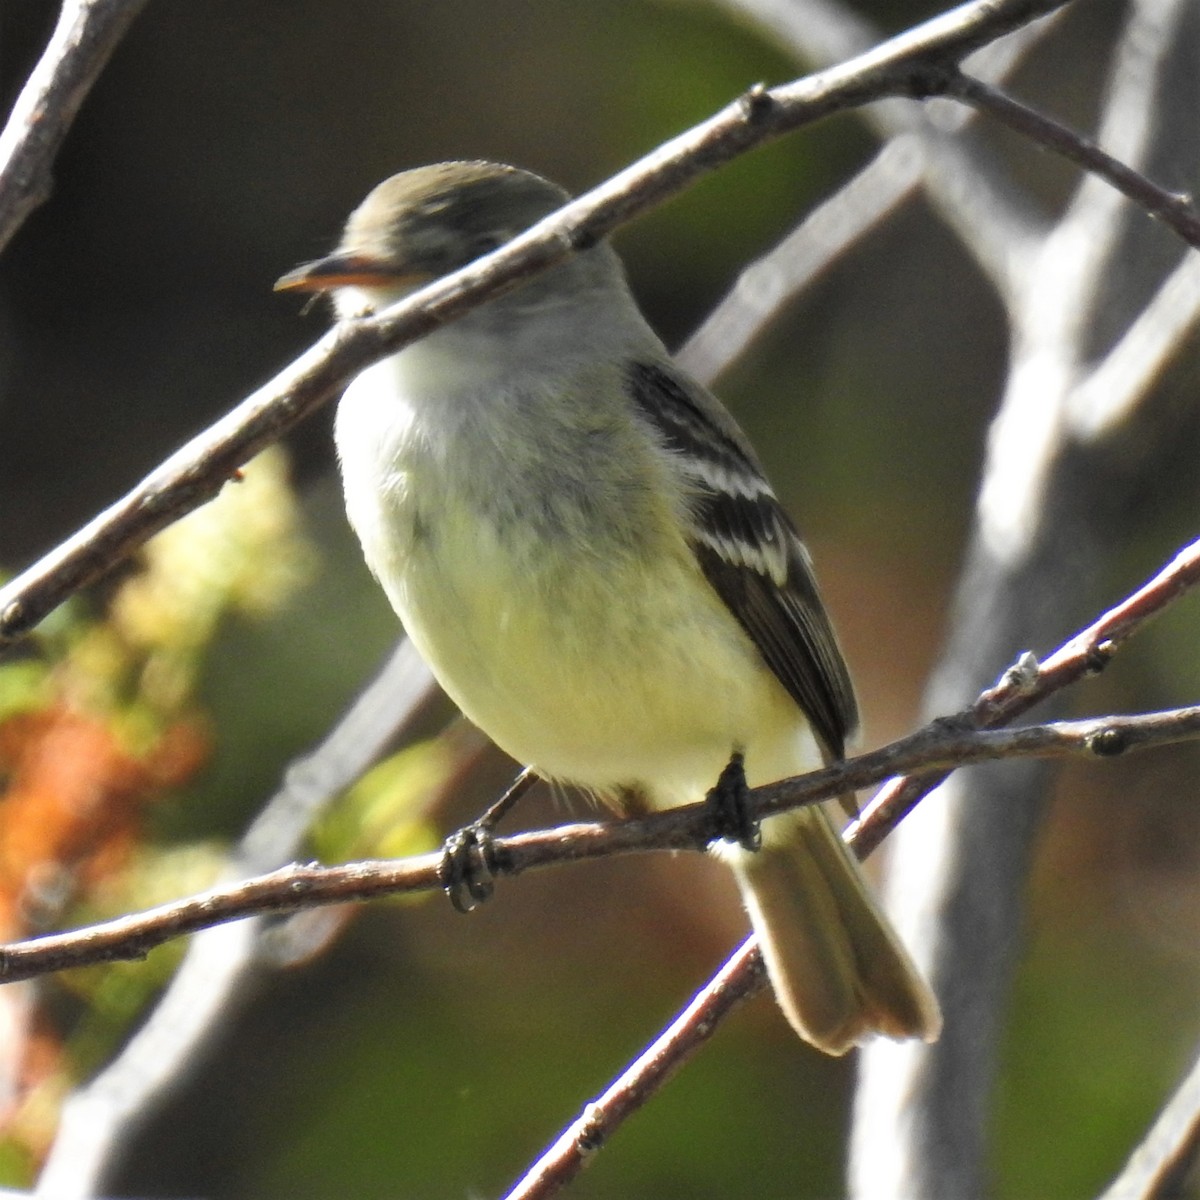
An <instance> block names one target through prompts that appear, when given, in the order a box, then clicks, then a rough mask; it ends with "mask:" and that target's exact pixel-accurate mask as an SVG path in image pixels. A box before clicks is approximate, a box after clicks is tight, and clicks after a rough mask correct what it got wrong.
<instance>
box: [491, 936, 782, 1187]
mask: <svg viewBox="0 0 1200 1200" xmlns="http://www.w3.org/2000/svg"><path fill="white" fill-rule="evenodd" d="M766 985H767V972H766V968H765V967H764V966H763V962H762V957H761V955H759V953H758V945H757V943H756V942H755V941H754V939H753V938H751V939H749V940H748V941H746V942H743V943H742V945H741V946H740V947H739V948H738V950H737V951H736V952H735V953H734V954H733V955H732V957H731V958H730V959H729V961H728V962H727V963H726V964H725V965H724V966H723V967H722V968H721V970H720V971H718V972H717V974H716V975H715V976H714V977H713V978H712V979H711V980H710V981H709V983H708V984H706V985H705V987H704V988H703V990H702V991H700V992H699V993H697V995H696V997H695V999H694V1000H693V1001H692V1002H691V1003H690V1004H689V1005H688V1006H687V1008H685V1009H684V1010H683V1011H682V1012H681V1013H680V1014H679V1016H678V1017H676V1018H675V1020H674V1021H672V1022H671V1024H670V1025H668V1026H667V1028H666V1029H664V1030H663V1032H662V1033H661V1034H659V1036H658V1037H657V1038H655V1039H654V1041H653V1042H651V1043H650V1045H649V1046H647V1047H646V1049H645V1050H644V1051H643V1052H642V1053H641V1054H640V1055H639V1056H638V1057H637V1058H636V1059H635V1060H634V1061H633V1062H632V1063H630V1064H629V1067H628V1068H627V1069H626V1070H625V1071H622V1072H621V1074H620V1075H619V1076H618V1077H617V1078H616V1079H615V1080H613V1082H612V1084H611V1086H609V1087H608V1088H607V1089H606V1090H605V1091H604V1094H603V1095H601V1096H600V1097H599V1098H598V1099H597V1100H595V1101H594V1102H593V1103H591V1104H589V1105H588V1106H587V1107H586V1108H585V1109H584V1110H583V1113H582V1115H581V1116H580V1117H579V1118H578V1120H576V1121H574V1122H572V1124H571V1125H569V1126H568V1127H567V1128H566V1129H565V1130H564V1131H563V1133H562V1135H561V1136H560V1137H559V1138H558V1140H557V1141H556V1142H555V1143H554V1144H553V1145H552V1146H551V1147H550V1148H549V1149H548V1150H547V1151H546V1152H545V1154H543V1155H542V1156H541V1158H539V1159H538V1160H537V1162H535V1163H534V1164H533V1166H532V1167H530V1169H529V1170H528V1171H527V1172H526V1173H525V1175H524V1176H522V1178H521V1179H520V1181H519V1182H518V1183H517V1185H516V1186H515V1187H514V1188H513V1189H512V1190H511V1191H510V1192H508V1193H507V1194H506V1196H505V1198H504V1200H546V1197H548V1196H553V1195H554V1194H555V1193H556V1192H558V1191H559V1190H560V1189H561V1188H563V1187H565V1186H566V1185H567V1184H568V1183H570V1182H571V1180H572V1179H574V1178H575V1176H576V1175H578V1174H579V1172H580V1171H581V1170H582V1169H583V1167H584V1166H586V1164H587V1160H588V1159H589V1158H590V1157H591V1156H592V1155H593V1154H595V1152H596V1151H597V1150H599V1149H600V1148H601V1146H603V1145H604V1143H605V1142H607V1141H608V1139H609V1138H610V1137H611V1136H612V1135H613V1134H614V1133H615V1132H616V1131H617V1129H618V1128H619V1127H620V1125H621V1124H622V1122H624V1121H625V1120H626V1119H627V1118H629V1117H631V1116H632V1115H633V1114H634V1113H635V1112H637V1110H638V1109H639V1108H641V1107H642V1105H644V1104H645V1103H646V1101H648V1100H650V1099H651V1098H653V1097H654V1096H655V1095H657V1093H658V1091H659V1089H661V1088H662V1087H663V1086H664V1085H665V1084H666V1083H667V1081H668V1080H669V1079H670V1078H671V1077H672V1076H673V1075H674V1074H675V1072H676V1071H678V1070H679V1069H680V1067H682V1066H683V1065H684V1064H685V1063H686V1062H687V1061H688V1059H690V1058H691V1057H692V1055H693V1054H695V1053H696V1051H697V1050H699V1049H700V1048H701V1046H703V1045H704V1043H705V1042H707V1041H708V1039H709V1038H710V1037H712V1035H713V1034H714V1033H716V1031H717V1029H718V1028H719V1027H720V1025H721V1023H722V1022H723V1021H724V1020H725V1018H726V1017H728V1016H730V1015H731V1014H732V1013H733V1012H734V1011H735V1010H736V1009H737V1008H739V1007H740V1006H741V1005H742V1004H744V1003H745V1002H746V1001H747V1000H750V999H751V998H753V997H754V996H755V995H757V994H758V993H759V992H760V991H762V990H763V988H765V987H766Z"/></svg>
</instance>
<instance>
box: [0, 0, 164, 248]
mask: <svg viewBox="0 0 1200 1200" xmlns="http://www.w3.org/2000/svg"><path fill="white" fill-rule="evenodd" d="M145 4H146V0H66V2H65V3H64V4H63V6H62V11H61V12H60V13H59V18H58V24H57V25H56V26H55V28H54V33H53V34H52V35H51V37H50V40H49V42H47V44H46V49H45V51H44V52H43V54H42V57H41V59H40V60H39V61H38V64H37V66H36V67H35V68H34V69H33V72H32V74H31V75H30V76H29V79H28V80H27V81H26V84H25V86H24V87H23V88H22V89H21V94H20V95H19V96H18V97H17V102H16V103H15V104H14V105H13V109H12V112H11V113H10V114H9V118H8V122H7V123H6V125H5V127H4V131H3V132H2V133H0V250H3V249H4V247H5V246H7V245H8V243H9V242H10V241H11V240H12V236H13V234H15V233H16V232H17V230H18V229H19V228H20V227H21V224H22V222H23V221H24V220H25V218H26V217H28V216H29V214H30V213H31V212H33V210H34V209H35V208H37V207H38V205H39V204H42V203H44V202H45V201H46V200H47V199H49V197H50V193H51V191H52V190H53V177H52V175H51V165H52V164H53V162H54V158H55V156H56V155H57V154H58V150H59V147H60V146H61V145H62V143H63V139H64V138H65V137H66V136H67V131H68V130H69V129H70V128H71V124H72V122H73V121H74V120H75V115H76V114H77V113H78V112H79V109H80V106H81V105H82V104H83V101H84V99H85V98H86V97H87V94H88V92H89V91H91V88H92V84H94V83H95V82H96V80H97V79H98V78H99V76H100V72H101V71H102V70H103V69H104V66H105V64H106V63H107V62H108V60H109V57H110V56H111V55H112V52H113V51H114V50H115V49H116V47H117V43H118V42H119V41H120V40H121V38H122V37H123V36H124V34H125V31H126V30H127V29H128V28H129V26H130V25H131V24H132V23H133V19H134V17H136V16H137V15H138V13H139V12H141V10H142V9H143V8H144V7H145Z"/></svg>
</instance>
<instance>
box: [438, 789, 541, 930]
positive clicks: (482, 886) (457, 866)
mask: <svg viewBox="0 0 1200 1200" xmlns="http://www.w3.org/2000/svg"><path fill="white" fill-rule="evenodd" d="M536 782H537V775H536V774H535V773H534V772H533V770H532V768H530V767H526V768H525V769H524V770H523V771H522V772H521V773H520V774H519V775H518V776H517V777H516V779H514V780H513V781H512V783H511V784H510V785H509V787H508V789H507V790H506V791H505V792H504V793H503V795H501V797H500V798H499V799H498V800H497V801H495V803H493V804H491V805H489V806H488V808H487V809H486V810H485V811H484V813H483V815H482V816H480V817H479V818H478V819H477V820H475V821H472V822H471V824H470V825H465V826H464V827H463V828H462V829H460V830H458V832H457V833H452V834H451V835H450V836H449V837H448V838H447V839H446V841H445V843H444V845H443V846H442V862H441V866H440V867H439V868H438V876H439V878H440V879H441V883H442V887H443V889H444V890H445V892H446V895H447V896H449V898H450V903H451V904H453V905H454V907H455V908H456V909H458V911H459V912H461V913H467V912H470V911H471V910H472V909H473V908H476V907H478V905H480V904H482V903H483V902H484V901H485V900H487V899H489V898H490V896H491V894H492V892H493V891H495V888H496V884H495V878H496V874H497V865H496V846H495V831H496V826H497V825H498V824H499V823H500V821H501V820H502V819H503V817H504V816H505V814H506V813H507V812H508V811H509V809H511V808H512V807H513V806H514V805H515V804H516V802H517V801H518V800H520V798H521V797H522V796H523V795H525V793H526V792H527V791H529V789H530V788H531V787H532V786H533V785H534V784H535V783H536Z"/></svg>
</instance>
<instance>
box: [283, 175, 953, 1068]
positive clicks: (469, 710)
mask: <svg viewBox="0 0 1200 1200" xmlns="http://www.w3.org/2000/svg"><path fill="white" fill-rule="evenodd" d="M567 200H568V195H567V193H566V192H564V191H563V190H562V189H561V188H559V187H557V186H556V185H555V184H552V183H550V182H548V181H547V180H545V179H542V178H540V177H539V176H537V175H533V174H531V173H529V172H527V171H522V170H518V169H516V168H514V167H508V166H501V165H498V164H494V163H486V162H450V163H441V164H438V165H435V166H427V167H420V168H417V169H415V170H411V171H405V172H403V173H402V174H399V175H394V176H392V177H391V178H390V179H388V180H386V181H385V182H383V183H381V184H380V185H379V186H378V187H376V188H375V189H374V191H372V192H371V193H370V195H368V196H367V198H366V200H364V201H363V203H362V204H361V205H360V206H359V207H358V208H357V209H356V210H355V211H354V212H353V213H352V214H351V216H350V219H349V221H348V223H347V225H346V228H345V232H344V234H343V236H342V240H341V242H340V244H339V245H338V247H337V249H336V250H335V251H334V252H333V253H332V254H331V255H329V256H328V257H326V258H322V259H319V260H317V261H316V262H311V263H308V264H306V265H304V266H301V267H299V268H297V269H296V270H294V271H291V272H289V273H288V274H287V275H285V276H283V278H282V279H280V280H279V282H278V284H277V285H276V287H277V288H278V289H279V290H284V291H304V292H327V293H330V294H332V297H333V301H334V305H335V307H336V311H337V313H338V314H339V315H340V316H342V317H349V316H353V315H359V314H364V313H369V312H372V311H375V310H378V309H382V308H384V307H386V306H387V305H389V304H392V303H393V302H395V301H396V300H398V299H400V298H401V297H403V296H405V295H406V294H408V293H410V292H411V291H413V290H414V289H415V288H417V287H419V286H420V285H421V284H423V283H425V282H427V281H429V280H431V279H433V278H435V277H437V276H440V275H444V274H446V273H447V272H450V271H453V270H455V269H456V268H459V267H462V266H464V265H465V264H466V263H468V262H471V261H472V260H473V259H475V258H478V257H480V256H481V255H483V254H485V253H487V252H488V251H490V250H493V249H494V248H496V247H497V246H499V245H501V244H502V243H503V242H505V241H506V240H508V239H509V238H511V237H513V236H514V235H516V234H517V233H519V232H521V231H522V230H524V229H526V228H528V227H529V226H530V225H532V224H534V223H535V222H536V221H538V220H539V219H540V218H542V217H544V216H546V215H547V214H549V213H550V212H552V211H554V210H555V209H556V208H558V207H560V206H561V205H562V204H564V203H565V202H566V201H567ZM336 441H337V449H338V454H339V457H340V461H341V469H342V476H343V481H344V484H345V493H346V508H347V512H348V514H349V517H350V522H351V524H352V525H353V526H354V529H355V530H356V532H357V533H358V536H359V538H360V540H361V542H362V547H363V552H364V554H365V555H366V560H367V563H368V565H369V566H370V568H371V570H372V571H373V572H374V574H375V575H376V577H377V578H378V579H379V582H380V583H381V584H382V585H383V588H384V590H385V592H386V593H387V595H388V598H389V599H390V601H391V603H392V605H393V607H394V608H395V610H396V612H397V614H398V615H399V617H400V619H401V620H402V621H403V623H404V627H405V629H406V630H407V631H408V634H409V636H410V637H411V638H412V640H413V641H414V642H415V643H416V645H417V648H418V649H419V650H420V651H421V653H422V654H423V655H424V656H425V658H426V659H427V660H428V662H429V665H430V667H431V668H432V669H433V672H434V674H435V675H436V676H437V678H438V680H439V681H440V683H441V684H442V686H443V687H444V688H445V690H446V692H447V693H448V694H449V695H450V697H451V698H452V699H453V700H454V701H455V703H457V704H458V706H459V707H460V708H461V709H462V711H463V712H464V713H465V714H466V715H467V716H468V717H469V718H470V719H471V720H472V721H474V722H475V723H476V724H477V725H478V726H479V727H480V728H481V729H483V730H484V731H485V732H486V733H487V734H488V735H490V736H491V737H492V738H493V739H494V741H495V742H496V743H497V744H498V745H499V746H500V747H501V748H503V749H504V750H506V751H507V752H508V753H509V754H510V755H512V757H513V758H515V759H517V760H518V761H519V762H524V763H528V764H530V765H531V766H532V767H533V768H534V769H535V770H536V771H537V773H538V774H539V775H541V776H543V777H544V778H547V779H550V780H556V781H561V782H564V783H568V784H574V785H577V786H579V787H581V788H583V789H586V790H587V791H589V792H592V793H594V794H595V795H596V796H598V797H600V798H601V799H602V800H604V801H605V802H607V803H609V804H611V805H612V806H614V807H615V808H616V809H617V810H619V811H626V812H628V811H638V810H639V809H644V808H646V807H650V808H668V807H671V806H674V805H680V804H686V803H689V802H693V801H696V800H700V799H702V798H703V797H704V796H705V794H706V792H707V791H708V789H709V788H711V787H712V786H713V784H714V783H715V782H716V781H717V780H718V778H720V777H722V774H723V769H724V768H726V766H727V764H728V763H729V762H730V760H731V759H733V760H734V761H735V762H736V761H741V762H743V763H744V769H745V773H746V779H747V780H748V782H749V783H750V784H752V785H753V784H761V783H767V782H771V781H774V780H777V779H781V778H784V777H786V776H790V775H796V774H800V773H802V772H804V771H809V770H812V769H814V768H817V767H820V766H821V765H822V764H823V763H826V762H829V761H831V760H834V759H837V758H839V757H841V755H842V753H843V748H844V742H845V739H846V736H847V734H848V733H849V732H850V730H851V729H852V727H853V726H854V724H855V721H856V709H855V701H854V695H853V691H852V688H851V684H850V679H849V676H848V674H847V670H846V665H845V662H844V661H843V658H842V654H841V651H840V649H839V647H838V643H837V639H836V637H835V636H834V633H833V630H832V628H831V626H830V623H829V619H828V617H827V616H826V613H825V609H824V606H823V604H822V602H821V598H820V596H819V594H818V592H817V586H816V583H815V581H814V578H813V573H812V568H811V566H810V564H809V556H808V553H807V551H806V550H805V548H804V545H803V544H802V543H801V541H800V538H799V536H798V534H797V533H796V531H795V529H794V527H793V526H792V523H791V522H790V521H789V519H788V517H787V516H786V514H785V513H784V511H783V509H782V508H781V506H780V504H779V501H778V500H777V499H776V497H775V495H774V493H773V492H772V490H771V487H770V484H768V482H767V480H766V478H765V477H764V475H763V472H762V469H761V467H760V466H759V463H758V459H757V458H756V457H755V454H754V451H753V450H752V449H751V447H750V444H749V442H748V441H747V440H746V438H745V436H744V435H743V434H742V432H741V430H740V429H739V428H738V427H737V425H736V424H735V422H734V420H733V418H732V417H731V416H730V415H729V414H728V413H727V412H726V411H725V409H724V408H723V407H722V406H721V405H720V403H719V402H718V401H717V400H716V399H714V397H713V396H712V395H710V394H709V393H708V392H707V391H706V390H705V389H704V388H703V387H701V386H700V385H699V384H698V383H697V382H696V381H695V380H693V379H691V378H689V377H688V376H687V375H686V374H685V373H684V372H683V371H682V370H680V368H679V367H677V366H676V365H675V363H674V362H673V361H672V360H671V356H670V355H669V354H668V352H667V351H666V349H665V348H664V347H663V345H662V343H661V342H660V341H659V339H658V338H657V337H656V336H655V334H654V333H653V331H652V330H651V329H650V327H649V325H647V323H646V321H645V319H644V318H643V316H642V314H641V313H640V312H639V310H638V308H637V305H636V303H635V301H634V299H633V296H632V294H631V293H630V291H629V287H628V285H627V283H626V281H625V277H624V273H623V271H622V268H621V265H620V262H619V260H618V258H617V256H616V254H615V253H614V252H613V250H612V249H611V248H610V247H609V246H608V245H606V244H599V245H596V246H594V247H592V248H590V249H588V250H586V251H584V252H582V253H579V254H577V255H575V256H574V257H573V258H571V259H569V260H567V261H565V262H563V263H561V264H560V265H557V266H555V267H552V268H551V269H550V270H548V271H545V272H544V273H542V274H541V275H538V276H536V277H535V278H533V279H531V280H530V281H529V282H528V283H525V284H524V285H523V286H521V287H520V288H518V289H517V290H514V291H510V292H508V293H506V294H504V295H501V296H499V297H497V298H495V299H492V300H490V301H488V302H487V303H485V304H483V305H482V306H480V307H479V308H476V309H474V310H473V311H471V312H470V313H468V314H467V315H466V316H464V317H462V318H460V319H459V320H456V321H454V322H453V323H451V324H448V325H446V326H444V327H442V328H439V329H437V330H436V331H435V332H433V333H431V334H429V335H428V336H426V337H425V338H423V339H422V340H421V341H418V342H416V343H414V344H413V345H410V346H407V347H406V348H405V349H403V350H401V351H399V352H398V353H396V354H393V355H392V356H391V357H389V358H385V359H383V360H382V361H380V362H377V363H376V364H374V365H373V366H371V367H368V368H367V369H366V370H364V371H363V372H362V373H361V374H360V375H359V376H358V377H357V378H356V379H355V380H354V381H353V382H352V383H351V384H350V386H349V387H348V388H347V390H346V393H345V395H344V396H343V398H342V401H341V404H340V406H339V408H338V412H337V421H336ZM721 855H722V857H723V859H724V860H725V861H726V862H728V863H729V865H730V866H731V867H732V868H733V871H734V873H735V874H736V876H737V879H738V882H739V884H740V885H741V890H742V894H743V896H744V898H745V904H746V907H747V909H748V910H749V914H750V919H751V921H752V923H753V925H754V928H755V930H756V932H757V934H758V938H759V942H760V945H761V947H762V951H763V955H764V958H765V960H766V964H767V970H768V973H769V976H770V979H771V982H772V984H773V985H774V989H775V994H776V996H777V997H778V999H779V1003H780V1005H781V1006H782V1008H783V1011H784V1013H785V1014H786V1015H787V1018H788V1020H789V1021H790V1022H791V1023H792V1025H793V1026H794V1027H795V1029H796V1030H797V1032H798V1033H799V1034H800V1036H801V1037H803V1038H805V1039H806V1040H807V1041H809V1042H811V1043H812V1044H813V1045H814V1046H817V1047H819V1048H820V1049H821V1050H824V1051H826V1052H827V1053H829V1054H843V1053H845V1052H846V1051H847V1050H848V1049H850V1048H851V1047H852V1046H854V1045H855V1044H857V1043H858V1042H860V1041H862V1040H863V1039H864V1037H867V1036H868V1035H870V1034H872V1033H881V1034H884V1035H886V1036H888V1037H893V1038H913V1037H915V1038H924V1039H925V1040H927V1041H928V1040H932V1039H934V1038H936V1037H937V1034H938V1031H939V1029H940V1026H941V1017H940V1014H939V1011H938V1005H937V1001H936V1000H935V999H934V997H933V995H932V993H931V992H930V990H929V988H928V987H927V985H926V984H925V983H924V981H923V980H922V979H921V977H920V976H919V974H918V973H917V971H916V969H915V967H914V965H913V964H912V962H911V961H910V959H909V957H908V955H907V954H906V952H905V951H904V949H903V947H902V946H901V945H900V943H899V941H898V939H897V937H896V935H895V933H894V932H893V930H892V928H891V926H890V925H889V923H888V921H887V919H886V918H885V917H884V915H883V914H882V913H881V911H880V910H879V908H878V907H877V906H876V904H875V902H874V901H873V900H872V898H871V896H870V894H869V892H868V891H867V888H866V885H865V883H864V881H863V878H862V876H861V875H860V873H859V870H858V866H857V864H856V863H855V861H854V860H853V858H852V857H851V856H850V854H849V853H848V851H847V850H846V848H845V846H844V845H843V843H842V841H841V839H840V838H839V837H838V835H837V833H836V832H835V830H834V829H833V827H832V826H831V824H830V822H829V820H828V818H827V817H826V815H825V814H824V813H823V812H822V811H821V810H820V809H817V808H812V807H809V808H803V809H800V810H798V811H795V812H791V813H787V814H782V815H779V816H773V817H771V818H769V819H768V820H766V821H764V822H763V825H762V845H761V849H758V850H757V851H753V850H750V849H748V848H746V847H743V846H738V845H728V844H726V845H723V846H722V850H721Z"/></svg>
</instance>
